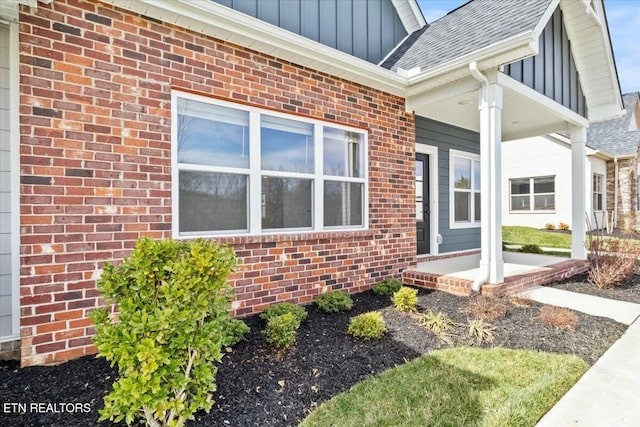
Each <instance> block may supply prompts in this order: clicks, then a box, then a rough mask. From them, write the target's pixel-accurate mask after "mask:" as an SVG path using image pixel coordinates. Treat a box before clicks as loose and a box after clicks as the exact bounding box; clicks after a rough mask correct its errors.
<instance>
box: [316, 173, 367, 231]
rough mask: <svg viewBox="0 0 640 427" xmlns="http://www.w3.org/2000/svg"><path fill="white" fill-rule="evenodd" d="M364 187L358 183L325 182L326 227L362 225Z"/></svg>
mask: <svg viewBox="0 0 640 427" xmlns="http://www.w3.org/2000/svg"><path fill="white" fill-rule="evenodd" d="M362 187H363V184H359V183H357V182H334V181H325V182H324V225H325V226H340V225H362Z"/></svg>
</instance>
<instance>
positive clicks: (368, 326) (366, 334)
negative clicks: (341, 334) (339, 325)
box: [348, 311, 387, 340]
mask: <svg viewBox="0 0 640 427" xmlns="http://www.w3.org/2000/svg"><path fill="white" fill-rule="evenodd" d="M386 330H387V328H386V326H385V324H384V319H383V318H382V314H380V313H379V312H377V311H370V312H368V313H363V314H361V315H359V316H356V317H352V318H351V321H350V322H349V329H348V332H349V333H350V334H351V335H353V336H354V337H356V338H362V339H364V340H371V339H376V340H377V339H380V338H382V335H384V333H385V331H386Z"/></svg>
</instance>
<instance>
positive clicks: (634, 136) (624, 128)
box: [587, 92, 640, 156]
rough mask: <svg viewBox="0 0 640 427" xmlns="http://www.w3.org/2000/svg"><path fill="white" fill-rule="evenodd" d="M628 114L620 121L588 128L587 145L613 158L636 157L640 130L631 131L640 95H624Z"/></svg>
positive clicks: (593, 125) (616, 120)
mask: <svg viewBox="0 0 640 427" xmlns="http://www.w3.org/2000/svg"><path fill="white" fill-rule="evenodd" d="M622 100H623V102H624V108H625V109H626V110H627V114H626V115H625V116H623V117H620V118H619V119H614V120H607V121H606V122H599V123H592V124H590V125H589V127H588V128H587V145H588V146H589V147H591V148H593V149H595V150H598V151H602V152H604V153H606V154H609V155H611V156H628V155H635V154H637V152H638V145H639V144H640V130H629V125H630V123H631V120H632V118H633V112H634V110H635V108H636V104H637V103H638V102H640V94H639V93H638V92H632V93H627V94H624V95H622Z"/></svg>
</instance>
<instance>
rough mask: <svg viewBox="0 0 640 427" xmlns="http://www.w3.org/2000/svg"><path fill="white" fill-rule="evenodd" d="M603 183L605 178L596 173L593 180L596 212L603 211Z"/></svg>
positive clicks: (593, 207)
mask: <svg viewBox="0 0 640 427" xmlns="http://www.w3.org/2000/svg"><path fill="white" fill-rule="evenodd" d="M602 183H603V177H602V175H600V174H597V173H594V174H593V180H592V185H593V187H592V189H593V205H592V209H593V210H594V211H601V210H603V201H602Z"/></svg>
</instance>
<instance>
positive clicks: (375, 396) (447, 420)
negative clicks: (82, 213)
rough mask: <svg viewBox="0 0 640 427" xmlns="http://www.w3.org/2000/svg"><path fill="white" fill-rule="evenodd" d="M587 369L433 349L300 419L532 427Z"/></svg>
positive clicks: (558, 358) (343, 426) (533, 358)
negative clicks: (433, 350) (431, 351)
mask: <svg viewBox="0 0 640 427" xmlns="http://www.w3.org/2000/svg"><path fill="white" fill-rule="evenodd" d="M587 369H588V366H587V364H586V363H585V362H584V361H582V360H581V359H579V358H577V357H575V356H569V355H559V354H552V353H544V352H537V351H530V350H511V349H505V348H494V349H478V348H452V349H447V350H439V351H435V352H433V353H430V354H428V355H425V356H422V357H420V358H417V359H415V360H413V361H411V362H409V363H406V364H404V365H401V366H398V367H397V368H394V369H390V370H388V371H385V372H383V373H382V374H380V375H377V376H375V377H372V378H369V379H367V380H365V381H363V382H361V383H359V384H356V385H355V386H354V387H353V388H351V390H348V391H346V392H344V393H342V394H340V395H338V396H336V397H334V398H332V399H331V400H329V401H327V402H325V403H324V404H322V405H321V406H320V407H319V408H318V409H317V410H315V411H314V412H313V413H311V414H310V415H309V416H308V417H307V418H306V419H305V420H304V421H303V422H302V424H301V426H303V427H324V426H327V427H328V426H340V427H349V426H353V427H356V426H357V427H361V426H365V427H366V426H389V427H391V426H400V425H401V426H405V427H411V426H416V427H418V426H420V427H424V426H434V427H435V426H533V425H535V424H536V422H537V421H538V420H539V419H540V418H541V417H542V416H543V415H544V414H545V413H546V412H547V411H548V410H549V409H550V408H551V407H552V406H553V405H554V404H555V403H556V402H557V401H558V400H559V399H560V397H562V396H563V395H564V394H565V393H566V392H567V391H568V390H569V388H571V386H572V385H573V384H574V383H575V382H576V381H577V380H578V379H579V378H580V377H581V376H582V374H584V373H585V372H586V370H587Z"/></svg>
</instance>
